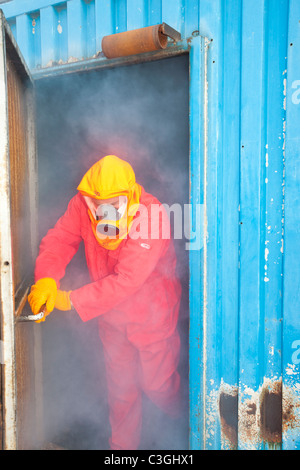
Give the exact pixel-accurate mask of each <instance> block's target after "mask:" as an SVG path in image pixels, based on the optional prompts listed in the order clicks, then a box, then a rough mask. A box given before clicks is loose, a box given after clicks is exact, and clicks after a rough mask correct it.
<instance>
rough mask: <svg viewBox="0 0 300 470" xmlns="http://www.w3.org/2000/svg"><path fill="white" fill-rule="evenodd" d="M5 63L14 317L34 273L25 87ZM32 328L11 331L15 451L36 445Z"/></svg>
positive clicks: (11, 61)
mask: <svg viewBox="0 0 300 470" xmlns="http://www.w3.org/2000/svg"><path fill="white" fill-rule="evenodd" d="M6 63H7V95H8V96H7V98H8V124H9V152H10V191H11V194H10V198H11V235H12V252H13V281H14V293H15V310H16V312H17V316H19V315H21V314H22V310H23V309H24V307H25V306H26V302H27V293H28V288H29V280H30V278H32V275H33V260H32V252H31V226H30V220H31V219H30V199H29V165H28V158H29V156H28V141H27V139H28V135H27V119H28V116H27V114H28V113H27V108H26V96H27V89H26V86H27V85H28V83H27V81H26V80H25V79H24V76H22V74H20V69H19V66H18V62H17V60H16V57H15V56H13V55H12V54H10V49H9V48H8V50H7V58H6ZM27 305H28V304H27ZM26 313H28V312H27V311H26ZM23 314H24V312H23ZM37 326H38V325H35V324H24V323H17V324H16V328H15V345H16V364H15V367H16V396H17V409H16V417H17V443H18V449H34V448H35V445H36V444H35V443H36V442H37V436H36V430H37V426H36V420H37V416H36V406H35V402H36V380H35V379H36V378H35V330H34V328H36V327H37Z"/></svg>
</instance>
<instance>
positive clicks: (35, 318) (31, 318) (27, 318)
mask: <svg viewBox="0 0 300 470" xmlns="http://www.w3.org/2000/svg"><path fill="white" fill-rule="evenodd" d="M45 313H46V306H45V305H44V306H43V309H42V311H41V312H40V313H37V314H36V315H20V316H18V317H16V321H17V322H29V321H38V320H42V318H44V316H45Z"/></svg>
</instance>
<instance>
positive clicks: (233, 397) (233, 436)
mask: <svg viewBox="0 0 300 470" xmlns="http://www.w3.org/2000/svg"><path fill="white" fill-rule="evenodd" d="M219 413H220V420H221V427H222V433H223V436H224V438H225V439H226V440H227V442H228V445H229V448H230V449H235V448H236V447H237V443H238V388H237V387H232V386H227V385H226V384H222V386H221V389H220V394H219Z"/></svg>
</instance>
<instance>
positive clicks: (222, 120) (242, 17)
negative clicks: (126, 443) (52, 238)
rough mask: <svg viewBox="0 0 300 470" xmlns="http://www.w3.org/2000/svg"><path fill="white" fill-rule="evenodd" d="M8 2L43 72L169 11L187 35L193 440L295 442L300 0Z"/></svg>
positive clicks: (30, 57)
mask: <svg viewBox="0 0 300 470" xmlns="http://www.w3.org/2000/svg"><path fill="white" fill-rule="evenodd" d="M29 3H30V6H29V7H28V4H29ZM2 8H3V9H4V11H5V14H6V16H7V18H8V20H9V22H10V24H11V26H12V29H13V32H14V34H15V37H16V38H17V40H18V42H19V45H20V47H21V49H22V52H23V54H24V56H25V58H26V61H27V62H28V63H29V65H30V68H31V69H32V71H33V73H34V74H35V76H36V77H37V78H41V77H42V76H43V74H44V76H45V74H46V73H47V74H48V75H50V74H51V73H52V72H53V73H54V74H55V73H60V72H63V73H67V72H68V70H69V69H68V65H69V66H70V68H72V67H73V71H74V70H75V68H76V67H77V68H78V70H80V67H81V65H82V68H84V67H89V68H91V67H93V65H97V63H98V64H99V63H100V62H99V61H100V59H99V52H100V50H101V40H102V37H103V36H104V35H106V34H112V33H115V32H121V31H126V30H130V29H133V28H139V27H143V26H149V25H152V24H158V23H161V22H166V23H167V24H169V25H170V26H172V27H173V28H175V29H177V30H178V31H180V33H181V35H182V38H183V42H184V43H185V44H186V42H187V43H188V44H189V46H188V47H189V54H190V77H191V80H190V83H191V85H190V87H191V88H190V129H191V154H190V168H191V190H190V194H191V202H192V203H193V204H194V206H195V205H196V204H198V203H199V204H204V214H205V217H204V218H203V222H205V224H204V225H203V226H201V230H202V236H203V243H202V244H201V246H202V248H201V249H200V250H199V251H195V252H193V251H191V252H190V289H191V290H190V293H191V297H190V423H191V437H190V446H191V448H192V449H198V448H208V449H219V448H239V449H248V448H256V449H263V448H279V447H280V448H283V449H299V448H300V438H299V436H300V433H299V401H300V397H299V395H300V389H299V385H298V384H299V382H300V380H299V374H300V366H299V364H300V352H299V351H300V320H299V293H300V274H299V261H298V256H297V254H298V252H299V249H300V246H299V244H300V241H299V226H300V224H299V222H300V221H299V173H300V171H299V157H298V153H299V147H300V141H299V139H300V137H299V124H300V63H299V48H300V4H299V1H298V0H258V1H257V2H256V6H255V9H253V1H252V0H243V1H242V0H186V1H184V2H183V1H182V0H176V1H170V0H148V1H146V0H144V1H143V0H132V1H126V0H122V1H116V0H111V1H105V2H103V1H100V0H91V1H79V0H68V1H65V2H61V1H54V0H52V1H51V0H32V1H31V2H28V1H25V0H18V1H17V0H12V1H11V2H9V3H7V4H3V5H2ZM33 22H34V23H33ZM199 33H200V36H199V37H195V35H197V34H199ZM204 37H207V38H208V39H209V40H210V44H209V48H208V49H207V44H206V40H205V39H204ZM204 45H205V47H204ZM184 47H185V46H184ZM203 47H204V49H203ZM78 59H84V60H83V61H82V62H76V61H77V60H78ZM95 59H96V61H98V62H93V60H95ZM134 60H136V58H135V59H134ZM80 64H81V65H80ZM105 64H106V65H107V62H105V61H104V62H101V66H106V65H105ZM205 64H206V66H205ZM114 65H115V66H117V65H122V63H121V62H119V63H118V62H116V63H115V64H114ZM40 67H42V69H40ZM60 67H61V68H60ZM46 70H47V72H46ZM206 85H207V87H206ZM205 90H206V92H205ZM204 156H205V157H204ZM193 210H194V209H192V220H193ZM280 396H281V398H280ZM270 407H271V408H272V410H275V415H274V420H273V421H270V418H269V408H270ZM280 414H281V415H282V419H281V421H280V420H277V418H278V416H279V415H280ZM280 422H281V426H280Z"/></svg>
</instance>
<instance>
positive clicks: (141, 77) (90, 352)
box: [36, 55, 189, 450]
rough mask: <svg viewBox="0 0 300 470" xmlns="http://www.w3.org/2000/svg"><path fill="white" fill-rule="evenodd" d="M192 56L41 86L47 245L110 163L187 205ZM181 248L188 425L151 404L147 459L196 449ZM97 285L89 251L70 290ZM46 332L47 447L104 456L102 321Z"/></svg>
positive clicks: (71, 270)
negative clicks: (81, 186) (83, 188)
mask: <svg viewBox="0 0 300 470" xmlns="http://www.w3.org/2000/svg"><path fill="white" fill-rule="evenodd" d="M188 68H189V64H188V55H182V56H178V57H174V58H169V59H164V60H160V61H155V62H149V63H140V64H138V65H131V66H124V67H118V68H113V69H98V70H95V71H92V72H88V73H76V74H65V75H63V76H60V77H55V78H51V79H50V78H49V79H42V80H38V81H37V82H36V90H37V106H36V112H37V140H38V175H39V229H40V232H39V239H41V238H42V237H43V236H44V235H45V234H46V232H47V230H48V229H49V228H51V227H52V226H53V225H54V223H55V222H56V220H57V219H58V217H59V216H60V215H62V214H63V212H64V211H65V209H66V206H67V203H68V201H69V200H70V199H71V197H72V196H73V195H74V194H75V193H76V187H77V185H78V183H79V182H80V180H81V177H82V176H83V174H84V173H85V172H86V170H87V169H88V168H89V167H90V166H91V165H92V164H93V163H95V162H96V161H97V160H99V159H100V158H101V157H103V156H105V155H107V154H115V155H118V156H119V157H121V158H123V159H125V160H127V161H129V162H130V163H131V164H132V166H133V168H134V170H135V173H136V179H137V181H138V182H139V183H140V184H141V185H143V186H144V188H145V190H146V191H147V192H150V193H152V194H154V195H155V196H156V197H157V198H158V199H159V200H160V201H161V202H164V203H167V204H170V205H171V204H174V203H179V204H182V205H183V204H188V202H189V76H188ZM185 242H186V240H175V245H176V251H177V258H178V275H179V277H180V279H181V282H182V287H183V297H182V303H181V312H180V320H179V330H180V334H181V340H182V352H181V361H180V366H179V367H180V372H181V376H182V392H183V393H182V396H183V412H182V417H181V418H180V419H179V420H177V421H172V420H171V419H170V418H167V417H166V416H165V415H164V414H162V413H161V412H160V411H159V410H158V409H157V408H155V407H154V405H152V404H151V403H150V402H149V401H147V400H146V399H145V400H144V421H143V433H142V442H141V449H150V450H151V449H188V433H189V431H188V428H189V424H188V369H189V366H188V364H189V361H188V325H189V321H188V320H189V307H188V251H186V250H185ZM87 282H89V277H88V273H87V269H86V263H85V259H84V252H83V247H82V246H81V247H80V249H79V252H78V253H77V255H76V256H75V257H74V259H73V260H72V262H71V263H70V265H69V267H68V269H67V274H66V277H65V279H64V280H63V282H62V286H61V288H62V289H74V288H76V287H79V286H81V285H83V284H84V283H87ZM42 328H43V373H44V381H43V385H44V411H45V416H44V422H45V430H46V442H47V443H51V445H54V446H57V447H62V448H65V449H105V448H107V446H108V437H109V432H110V429H109V421H108V409H107V397H106V384H105V371H104V363H103V357H102V348H101V342H100V339H99V337H98V331H97V328H98V327H97V320H92V321H90V322H87V323H83V322H82V321H81V320H80V318H79V316H76V313H74V312H67V313H64V312H59V311H54V312H53V313H52V314H51V315H50V316H49V317H48V319H47V321H46V322H45V324H43V325H42Z"/></svg>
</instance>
